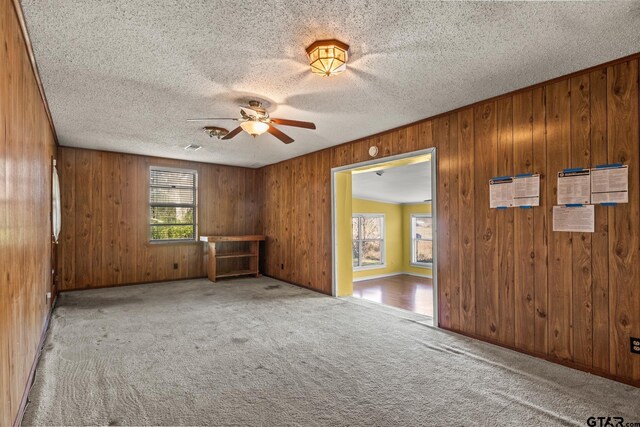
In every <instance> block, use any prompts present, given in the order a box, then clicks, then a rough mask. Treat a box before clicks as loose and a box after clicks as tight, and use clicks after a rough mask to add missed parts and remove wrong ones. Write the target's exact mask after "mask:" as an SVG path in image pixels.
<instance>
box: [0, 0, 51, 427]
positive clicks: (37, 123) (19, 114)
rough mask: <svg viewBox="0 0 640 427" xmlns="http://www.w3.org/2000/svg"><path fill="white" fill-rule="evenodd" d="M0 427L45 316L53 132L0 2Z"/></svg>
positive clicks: (13, 415)
mask: <svg viewBox="0 0 640 427" xmlns="http://www.w3.org/2000/svg"><path fill="white" fill-rule="evenodd" d="M0 64H2V65H1V66H0V272H1V274H0V425H3V426H4V425H7V426H8V425H12V424H13V423H14V422H15V421H16V419H17V417H18V415H19V411H20V407H21V404H22V402H23V397H24V393H25V391H26V390H27V387H28V384H27V383H28V379H29V376H30V373H31V368H32V365H33V363H34V362H35V358H36V356H37V352H38V345H39V343H40V338H41V336H42V332H43V327H44V325H45V322H46V319H47V316H48V313H49V308H50V307H49V301H47V299H46V294H47V292H51V291H52V289H53V280H52V274H51V270H52V268H53V264H52V261H51V259H52V244H51V220H50V212H51V165H52V158H55V156H56V147H55V144H54V136H53V132H52V130H51V128H50V124H49V121H48V117H47V113H46V110H45V107H44V104H43V102H42V99H41V97H40V92H39V89H38V84H37V81H36V78H35V76H34V74H33V70H32V67H31V63H30V61H29V56H28V54H27V49H26V44H25V40H24V38H23V36H22V30H21V27H20V23H19V21H18V18H17V15H16V12H15V10H14V8H13V4H12V2H11V1H10V0H0Z"/></svg>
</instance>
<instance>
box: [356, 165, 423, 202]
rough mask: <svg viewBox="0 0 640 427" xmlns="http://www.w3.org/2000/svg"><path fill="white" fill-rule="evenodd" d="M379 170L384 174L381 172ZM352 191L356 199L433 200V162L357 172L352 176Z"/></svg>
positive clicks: (387, 200) (391, 200) (386, 200)
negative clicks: (431, 163)
mask: <svg viewBox="0 0 640 427" xmlns="http://www.w3.org/2000/svg"><path fill="white" fill-rule="evenodd" d="M380 172H382V175H378V173H380ZM351 194H352V196H353V197H355V198H357V199H367V200H377V201H380V202H389V203H420V202H424V201H425V200H431V165H430V163H429V162H423V163H415V164H412V165H407V166H396V167H391V168H386V169H382V170H376V171H372V172H365V173H354V174H353V175H352V177H351Z"/></svg>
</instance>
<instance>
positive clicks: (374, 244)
mask: <svg viewBox="0 0 640 427" xmlns="http://www.w3.org/2000/svg"><path fill="white" fill-rule="evenodd" d="M351 234H352V252H353V267H354V268H358V267H367V266H375V265H382V264H384V216H383V215H368V214H354V215H353V217H352V218H351Z"/></svg>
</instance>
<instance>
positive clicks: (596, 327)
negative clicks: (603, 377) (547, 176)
mask: <svg viewBox="0 0 640 427" xmlns="http://www.w3.org/2000/svg"><path fill="white" fill-rule="evenodd" d="M589 77H590V78H589V86H590V94H589V95H590V103H589V105H590V108H591V162H592V166H597V165H604V164H607V163H608V160H607V70H606V69H601V70H598V71H594V72H592V73H591V74H590V75H589ZM610 209H611V210H613V208H608V207H605V206H596V207H595V215H596V223H595V233H594V234H593V236H592V237H591V273H592V286H593V288H592V297H593V367H594V368H596V369H600V370H602V371H604V372H607V371H608V370H609V212H608V211H609V210H610Z"/></svg>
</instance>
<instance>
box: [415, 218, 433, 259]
mask: <svg viewBox="0 0 640 427" xmlns="http://www.w3.org/2000/svg"><path fill="white" fill-rule="evenodd" d="M411 247H412V257H411V263H412V264H418V265H424V266H431V265H432V263H433V218H432V217H431V215H411Z"/></svg>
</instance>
